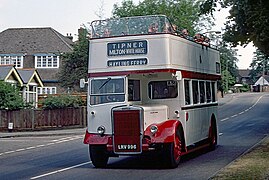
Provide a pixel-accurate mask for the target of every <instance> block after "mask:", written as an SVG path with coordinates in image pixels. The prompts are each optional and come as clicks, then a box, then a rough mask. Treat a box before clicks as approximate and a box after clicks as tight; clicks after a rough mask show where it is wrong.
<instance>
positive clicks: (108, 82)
mask: <svg viewBox="0 0 269 180" xmlns="http://www.w3.org/2000/svg"><path fill="white" fill-rule="evenodd" d="M90 83H91V84H90V104H91V105H97V104H104V103H111V102H124V100H125V88H124V87H125V85H124V78H123V77H121V78H111V77H107V78H102V79H99V78H98V79H92V80H91V81H90Z"/></svg>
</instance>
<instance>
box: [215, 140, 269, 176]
mask: <svg viewBox="0 0 269 180" xmlns="http://www.w3.org/2000/svg"><path fill="white" fill-rule="evenodd" d="M210 179H211V180H219V179H220V180H225V179H227V180H240V179H246V180H248V179H250V180H252V179H269V136H267V137H266V138H264V139H263V140H262V141H261V143H259V144H258V145H257V146H256V147H254V148H253V149H252V150H250V151H249V152H247V153H246V154H244V155H242V156H240V157H239V158H238V159H236V160H235V161H233V162H232V163H231V164H230V165H228V166H226V167H225V168H224V169H222V170H221V171H220V172H219V173H217V174H216V175H215V176H213V177H211V178H210Z"/></svg>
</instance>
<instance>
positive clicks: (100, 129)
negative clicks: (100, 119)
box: [97, 126, 105, 135]
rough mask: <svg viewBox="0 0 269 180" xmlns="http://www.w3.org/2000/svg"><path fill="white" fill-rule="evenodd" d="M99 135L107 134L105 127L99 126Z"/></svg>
mask: <svg viewBox="0 0 269 180" xmlns="http://www.w3.org/2000/svg"><path fill="white" fill-rule="evenodd" d="M97 133H98V134H100V135H103V134H104V133H105V127H104V126H99V127H98V128H97Z"/></svg>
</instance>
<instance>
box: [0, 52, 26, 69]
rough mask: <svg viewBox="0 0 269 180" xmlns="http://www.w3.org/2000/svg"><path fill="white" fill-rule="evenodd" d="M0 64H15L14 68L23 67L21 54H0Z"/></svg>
mask: <svg viewBox="0 0 269 180" xmlns="http://www.w3.org/2000/svg"><path fill="white" fill-rule="evenodd" d="M0 65H15V67H16V68H23V56H21V55H0Z"/></svg>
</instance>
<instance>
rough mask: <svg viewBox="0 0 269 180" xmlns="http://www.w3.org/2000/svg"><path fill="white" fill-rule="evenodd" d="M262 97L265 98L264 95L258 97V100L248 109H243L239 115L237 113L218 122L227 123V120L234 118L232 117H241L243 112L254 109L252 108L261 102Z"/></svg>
mask: <svg viewBox="0 0 269 180" xmlns="http://www.w3.org/2000/svg"><path fill="white" fill-rule="evenodd" d="M263 96H265V95H262V96H260V97H259V98H258V100H257V101H256V102H255V103H254V104H253V105H252V106H250V107H249V108H247V109H245V110H244V111H242V112H240V113H237V114H234V115H232V116H230V117H227V118H224V119H221V120H220V121H221V122H223V121H227V120H229V119H232V118H234V117H237V116H239V115H242V114H244V113H245V112H248V111H249V110H251V109H252V108H254V107H255V106H256V105H257V104H258V102H259V101H260V100H261V98H262V97H263Z"/></svg>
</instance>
